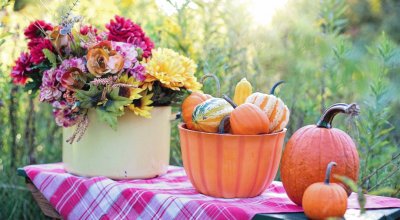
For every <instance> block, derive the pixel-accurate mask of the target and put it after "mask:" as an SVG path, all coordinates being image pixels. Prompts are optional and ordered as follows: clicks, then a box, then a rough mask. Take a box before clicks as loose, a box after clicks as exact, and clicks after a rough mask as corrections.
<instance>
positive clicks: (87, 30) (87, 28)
mask: <svg viewBox="0 0 400 220" xmlns="http://www.w3.org/2000/svg"><path fill="white" fill-rule="evenodd" d="M80 33H81V35H84V36H86V35H88V34H89V33H91V34H93V35H94V36H96V35H97V29H96V28H95V27H93V26H91V25H84V26H82V27H81V29H80Z"/></svg>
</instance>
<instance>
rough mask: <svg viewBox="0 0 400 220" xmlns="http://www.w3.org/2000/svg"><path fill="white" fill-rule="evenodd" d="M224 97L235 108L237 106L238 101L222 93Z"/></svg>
mask: <svg viewBox="0 0 400 220" xmlns="http://www.w3.org/2000/svg"><path fill="white" fill-rule="evenodd" d="M222 98H223V99H225V100H226V101H227V102H229V104H231V105H232V107H233V108H236V107H237V105H236V103H235V102H234V101H232V99H231V98H229V97H228V96H227V95H222Z"/></svg>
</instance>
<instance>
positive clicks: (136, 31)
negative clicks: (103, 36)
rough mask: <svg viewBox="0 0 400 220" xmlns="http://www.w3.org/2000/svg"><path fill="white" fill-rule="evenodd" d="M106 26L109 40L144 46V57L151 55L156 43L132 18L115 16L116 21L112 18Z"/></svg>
mask: <svg viewBox="0 0 400 220" xmlns="http://www.w3.org/2000/svg"><path fill="white" fill-rule="evenodd" d="M106 28H107V29H108V40H111V41H119V42H125V43H131V44H134V45H135V46H137V47H140V48H142V50H143V57H144V58H147V57H150V56H151V50H152V49H153V48H154V43H153V42H152V41H151V40H150V38H148V37H147V36H146V35H145V33H144V32H143V30H142V28H141V27H140V26H139V25H138V24H135V23H133V22H132V21H131V20H130V19H125V18H123V17H120V16H115V21H114V20H111V21H110V23H109V24H107V25H106Z"/></svg>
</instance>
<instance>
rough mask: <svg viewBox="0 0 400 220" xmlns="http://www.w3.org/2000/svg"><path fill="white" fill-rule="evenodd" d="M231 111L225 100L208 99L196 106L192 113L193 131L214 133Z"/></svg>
mask: <svg viewBox="0 0 400 220" xmlns="http://www.w3.org/2000/svg"><path fill="white" fill-rule="evenodd" d="M232 111H233V107H232V106H231V104H229V103H228V102H227V101H226V100H224V99H221V98H211V99H208V100H206V101H204V102H202V103H201V104H199V105H197V106H196V108H195V109H194V111H193V115H192V121H193V125H194V129H195V130H197V131H204V132H212V133H216V132H218V126H219V124H220V123H221V120H222V119H223V118H224V117H225V116H227V115H229V114H230V113H231V112H232Z"/></svg>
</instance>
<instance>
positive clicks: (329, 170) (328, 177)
mask: <svg viewBox="0 0 400 220" xmlns="http://www.w3.org/2000/svg"><path fill="white" fill-rule="evenodd" d="M336 165H337V163H336V162H333V161H332V162H330V163H328V166H327V168H326V174H325V181H324V183H325V184H327V185H329V183H330V176H331V172H332V167H333V166H336Z"/></svg>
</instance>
